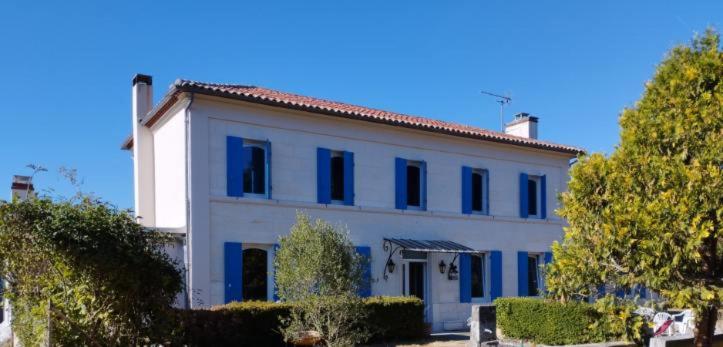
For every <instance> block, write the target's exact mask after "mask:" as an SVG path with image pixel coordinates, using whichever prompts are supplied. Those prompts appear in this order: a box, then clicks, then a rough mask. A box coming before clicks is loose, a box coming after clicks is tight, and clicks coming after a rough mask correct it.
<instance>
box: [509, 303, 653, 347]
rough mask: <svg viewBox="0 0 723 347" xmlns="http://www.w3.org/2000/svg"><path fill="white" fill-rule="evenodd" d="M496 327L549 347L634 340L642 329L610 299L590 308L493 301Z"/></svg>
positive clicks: (640, 323)
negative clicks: (550, 346) (553, 346)
mask: <svg viewBox="0 0 723 347" xmlns="http://www.w3.org/2000/svg"><path fill="white" fill-rule="evenodd" d="M495 305H496V309H497V310H496V311H497V326H498V327H499V328H500V329H501V330H502V333H503V334H504V335H505V336H506V337H508V338H513V339H521V340H528V341H532V342H535V343H541V344H548V345H562V344H581V343H592V342H604V341H613V340H630V341H633V340H637V339H639V338H640V332H641V330H642V328H643V325H644V323H643V320H642V318H641V317H637V316H633V314H632V310H633V308H632V306H630V305H625V304H621V302H619V301H617V300H615V299H614V298H613V297H610V298H606V299H605V300H602V301H600V303H598V304H595V305H591V304H588V303H583V302H567V303H560V302H555V301H546V300H541V299H534V298H500V299H497V300H495Z"/></svg>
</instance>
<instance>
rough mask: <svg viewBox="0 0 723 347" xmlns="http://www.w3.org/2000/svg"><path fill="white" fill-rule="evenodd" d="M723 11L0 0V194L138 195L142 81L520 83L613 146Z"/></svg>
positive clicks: (488, 122)
mask: <svg viewBox="0 0 723 347" xmlns="http://www.w3.org/2000/svg"><path fill="white" fill-rule="evenodd" d="M708 26H715V27H717V28H719V29H720V28H721V27H722V26H723V2H721V1H718V0H710V1H675V2H674V1H627V0H626V1H622V0H621V1H487V0H478V1H462V0H460V1H419V0H418V1H388V0H367V1H358V0H329V1H253V2H251V1H243V2H242V1H228V2H221V1H173V2H165V3H163V2H161V1H116V2H101V1H85V2H84V1H64V2H60V1H47V2H44V1H14V0H9V1H3V2H2V3H0V33H2V35H0V73H1V76H2V80H3V81H2V83H0V120H2V130H3V131H2V132H1V133H0V197H6V195H9V192H8V193H7V194H5V193H1V192H2V190H3V189H7V188H3V187H8V188H9V184H10V179H11V176H12V175H13V174H18V173H29V170H28V169H26V168H25V165H26V164H28V163H36V164H41V165H44V166H46V167H48V168H49V169H50V171H49V172H48V173H45V174H42V175H41V176H40V177H39V178H38V179H37V180H36V184H37V185H38V186H40V187H41V188H49V187H52V188H55V189H56V190H57V191H58V192H59V193H61V194H72V189H71V188H70V187H69V186H68V185H67V184H65V183H64V182H63V180H62V179H60V176H59V175H58V174H57V169H58V168H59V167H61V166H66V167H71V168H75V169H77V170H78V172H79V175H80V177H81V178H82V179H83V181H84V184H83V190H84V191H87V192H94V193H96V194H97V195H99V196H101V197H103V198H105V199H107V200H109V201H111V202H113V203H115V204H116V205H118V206H119V207H124V208H125V207H131V206H132V204H133V189H132V184H133V179H132V163H131V159H130V155H129V153H128V152H125V151H121V150H119V146H120V143H121V141H122V140H123V139H124V138H125V136H126V135H127V134H128V133H129V131H130V107H131V106H130V81H131V78H132V76H133V75H134V74H135V73H137V72H141V73H146V74H151V75H153V77H154V85H155V87H156V99H159V98H160V97H162V95H163V93H164V92H165V91H166V89H167V87H168V86H169V85H170V83H171V82H172V81H173V80H175V79H176V78H189V79H195V80H201V81H211V82H228V83H243V84H255V85H260V86H265V87H270V88H276V89H280V90H284V91H290V92H295V93H300V94H306V95H311V96H318V97H323V98H328V99H333V100H339V101H346V102H350V103H356V104H361V105H366V106H372V107H377V108H383V109H389V110H392V111H397V112H403V113H410V114H416V115H423V116H428V117H432V118H439V119H444V120H449V121H455V122H460V123H465V124H471V125H476V126H481V127H485V128H491V129H498V128H499V119H498V106H497V104H496V103H495V102H494V100H493V99H491V98H488V97H485V96H482V95H480V93H479V91H480V90H489V91H493V92H499V93H509V95H511V96H512V98H513V102H512V104H511V105H510V107H509V108H508V109H507V112H506V114H507V118H508V119H509V118H510V117H511V116H512V115H513V114H514V113H516V112H521V111H524V112H530V113H532V114H534V115H537V116H539V117H540V138H542V139H544V140H550V141H554V142H559V143H564V144H572V145H577V146H581V147H584V148H586V149H588V150H590V151H603V152H609V151H611V150H612V149H613V148H614V145H615V143H616V142H617V141H618V126H617V117H618V115H619V113H620V111H621V110H622V109H623V108H624V107H626V106H631V105H632V104H633V103H634V102H635V100H637V99H638V97H639V96H640V94H641V92H642V90H643V85H644V83H645V81H646V80H648V79H649V78H650V77H651V75H652V73H653V71H654V69H655V65H656V64H657V63H658V62H660V60H661V59H662V58H663V57H664V55H665V53H666V51H668V50H669V49H670V48H671V47H673V46H675V45H676V44H681V43H687V42H689V41H690V39H691V37H692V36H693V34H694V33H695V32H702V31H704V30H705V28H706V27H708Z"/></svg>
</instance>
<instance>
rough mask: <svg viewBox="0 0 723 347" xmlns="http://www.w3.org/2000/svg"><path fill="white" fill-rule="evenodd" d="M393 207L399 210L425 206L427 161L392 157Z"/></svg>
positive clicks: (421, 208) (422, 208) (418, 208)
mask: <svg viewBox="0 0 723 347" xmlns="http://www.w3.org/2000/svg"><path fill="white" fill-rule="evenodd" d="M394 175H395V177H394V180H395V186H394V188H395V195H394V197H395V198H394V207H395V208H397V209H400V210H406V209H412V210H425V209H426V208H427V188H426V186H427V177H426V176H427V163H426V162H424V161H411V160H407V159H404V158H395V159H394Z"/></svg>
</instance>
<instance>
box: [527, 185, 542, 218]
mask: <svg viewBox="0 0 723 347" xmlns="http://www.w3.org/2000/svg"><path fill="white" fill-rule="evenodd" d="M540 202H541V195H540V177H539V176H529V178H528V180H527V214H528V215H529V216H530V217H540Z"/></svg>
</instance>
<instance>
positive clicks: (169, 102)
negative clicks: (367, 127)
mask: <svg viewBox="0 0 723 347" xmlns="http://www.w3.org/2000/svg"><path fill="white" fill-rule="evenodd" d="M183 92H189V93H197V94H202V95H208V96H216V97H221V98H226V99H234V100H239V101H246V102H250V103H254V104H261V105H267V106H271V107H280V108H285V109H292V110H298V111H304V112H311V113H316V114H323V115H329V116H335V117H342V118H347V119H353V120H360V121H365V122H372V123H380V124H386V125H393V126H399V127H404V128H408V129H414V130H421V131H426V132H431V133H441V134H445V135H451V136H455V137H465V138H470V139H475V140H483V141H488V142H495V143H501V144H506V145H513V146H517V147H525V148H536V149H541V150H545V151H551V152H557V153H565V154H571V155H579V154H585V151H584V150H582V149H578V148H554V147H549V146H546V145H544V144H542V143H522V142H521V141H520V142H517V141H515V140H514V139H498V138H494V137H487V136H481V135H477V134H470V133H465V132H455V131H450V130H447V129H440V128H431V127H424V126H416V125H413V124H407V123H403V122H396V121H391V120H385V119H380V118H371V117H363V116H361V115H356V114H354V113H346V112H340V111H335V110H330V109H326V108H321V107H311V106H305V105H295V104H290V103H284V102H279V101H274V100H269V99H266V98H259V97H253V96H247V95H241V94H234V93H227V92H222V91H216V90H209V89H205V88H201V87H197V86H193V85H187V84H180V83H179V82H178V81H177V82H176V83H174V84H173V87H172V89H171V90H170V91H169V92H168V93H167V94H166V96H165V97H164V98H163V100H161V102H159V103H158V106H156V107H155V108H153V109H152V110H151V111H150V112H149V113H148V114H147V115H146V117H144V119H143V120H142V121H141V123H142V124H143V125H145V126H148V127H150V126H153V124H155V123H156V122H157V121H158V120H159V119H160V118H161V117H163V115H164V114H165V113H166V112H167V111H168V109H170V108H171V107H172V106H173V104H174V103H175V102H176V101H177V100H178V95H179V94H181V93H183ZM128 146H130V147H128ZM132 146H133V141H132V139H130V141H129V140H126V142H124V144H123V147H122V148H123V149H129V148H131V147H132Z"/></svg>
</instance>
